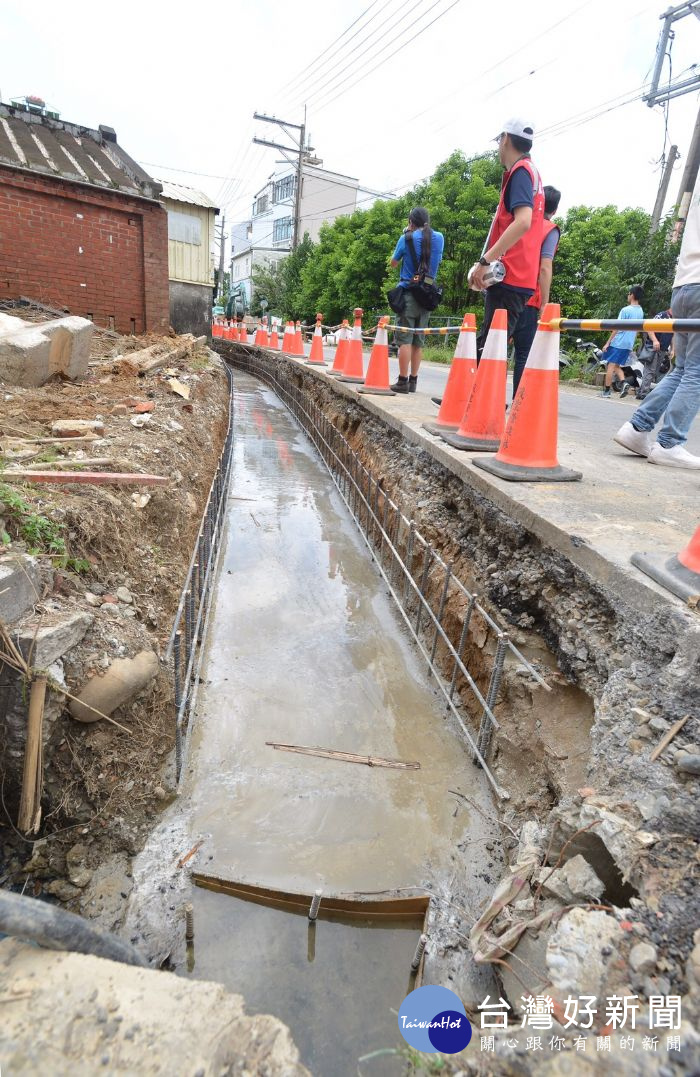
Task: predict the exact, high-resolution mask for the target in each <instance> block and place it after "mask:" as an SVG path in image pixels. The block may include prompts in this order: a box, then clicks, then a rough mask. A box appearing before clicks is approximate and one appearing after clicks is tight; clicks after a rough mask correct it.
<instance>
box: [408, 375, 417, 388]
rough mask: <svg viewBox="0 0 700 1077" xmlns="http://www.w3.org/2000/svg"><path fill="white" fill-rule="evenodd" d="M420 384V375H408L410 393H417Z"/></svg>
mask: <svg viewBox="0 0 700 1077" xmlns="http://www.w3.org/2000/svg"><path fill="white" fill-rule="evenodd" d="M417 385H418V375H417V374H416V376H415V377H414V376H413V374H409V375H408V391H409V393H415V391H416V386H417Z"/></svg>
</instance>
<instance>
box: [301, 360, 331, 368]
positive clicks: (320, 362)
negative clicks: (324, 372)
mask: <svg viewBox="0 0 700 1077" xmlns="http://www.w3.org/2000/svg"><path fill="white" fill-rule="evenodd" d="M306 365H307V366H328V363H327V362H326V360H325V359H307V360H306Z"/></svg>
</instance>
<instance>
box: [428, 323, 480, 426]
mask: <svg viewBox="0 0 700 1077" xmlns="http://www.w3.org/2000/svg"><path fill="white" fill-rule="evenodd" d="M475 380H476V317H475V315H473V314H465V315H464V318H463V319H462V328H461V329H460V332H459V337H458V338H457V347H456V348H455V353H454V357H453V359H452V365H451V366H450V373H449V376H448V378H447V385H446V386H445V395H444V396H443V398H442V404H441V405H440V410H439V412H438V417H437V419H436V420H435V422H434V423H423V429H424V430H427V431H428V433H430V434H441V433H442V432H443V431H444V430H452V431H455V432H456V431H457V430H459V426H460V423H461V422H462V417H463V416H464V411H465V409H466V406H467V402H468V400H469V397H470V396H471V392H472V389H473V388H474V382H475Z"/></svg>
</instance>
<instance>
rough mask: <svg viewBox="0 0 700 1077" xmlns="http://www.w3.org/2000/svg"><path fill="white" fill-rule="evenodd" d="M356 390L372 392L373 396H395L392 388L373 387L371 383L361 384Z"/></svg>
mask: <svg viewBox="0 0 700 1077" xmlns="http://www.w3.org/2000/svg"><path fill="white" fill-rule="evenodd" d="M357 391H358V393H374V395H375V396H396V393H395V392H394V390H393V389H373V388H372V386H371V385H363V386H361V387H360V388H359V389H358V390H357Z"/></svg>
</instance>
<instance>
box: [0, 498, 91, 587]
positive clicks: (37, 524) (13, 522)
mask: <svg viewBox="0 0 700 1077" xmlns="http://www.w3.org/2000/svg"><path fill="white" fill-rule="evenodd" d="M0 513H2V514H3V515H4V516H5V518H6V522H7V526H8V527H9V528H10V531H11V532H12V533H14V537H15V538H18V539H20V540H21V541H22V542H25V543H26V545H27V550H28V551H29V553H32V554H42V553H43V554H48V556H49V557H51V558H52V559H53V560H55V561H56V562H57V564H58V565H59V567H60V568H67V569H70V571H72V572H89V571H90V569H91V565H90V562H89V561H86V560H85V558H83V557H69V555H68V550H67V548H66V541H65V539H64V537H63V533H64V531H65V524H62V523H57V522H56V521H55V520H50V519H49V518H48V516H43V515H42V514H41V513H38V512H35V510H34V508H33V507H32V505H30V504H29V502H28V501H25V499H24V498H23V497H22V496H21V494H18V493H17V491H16V490H15V489H14V488H13V487H12V486H9V485H8V483H5V482H0ZM0 541H1V542H2V544H3V545H4V546H7V545H8V544H9V543H10V542H11V541H12V534H9V533H8V532H7V531H3V532H2V533H1V534H0Z"/></svg>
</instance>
